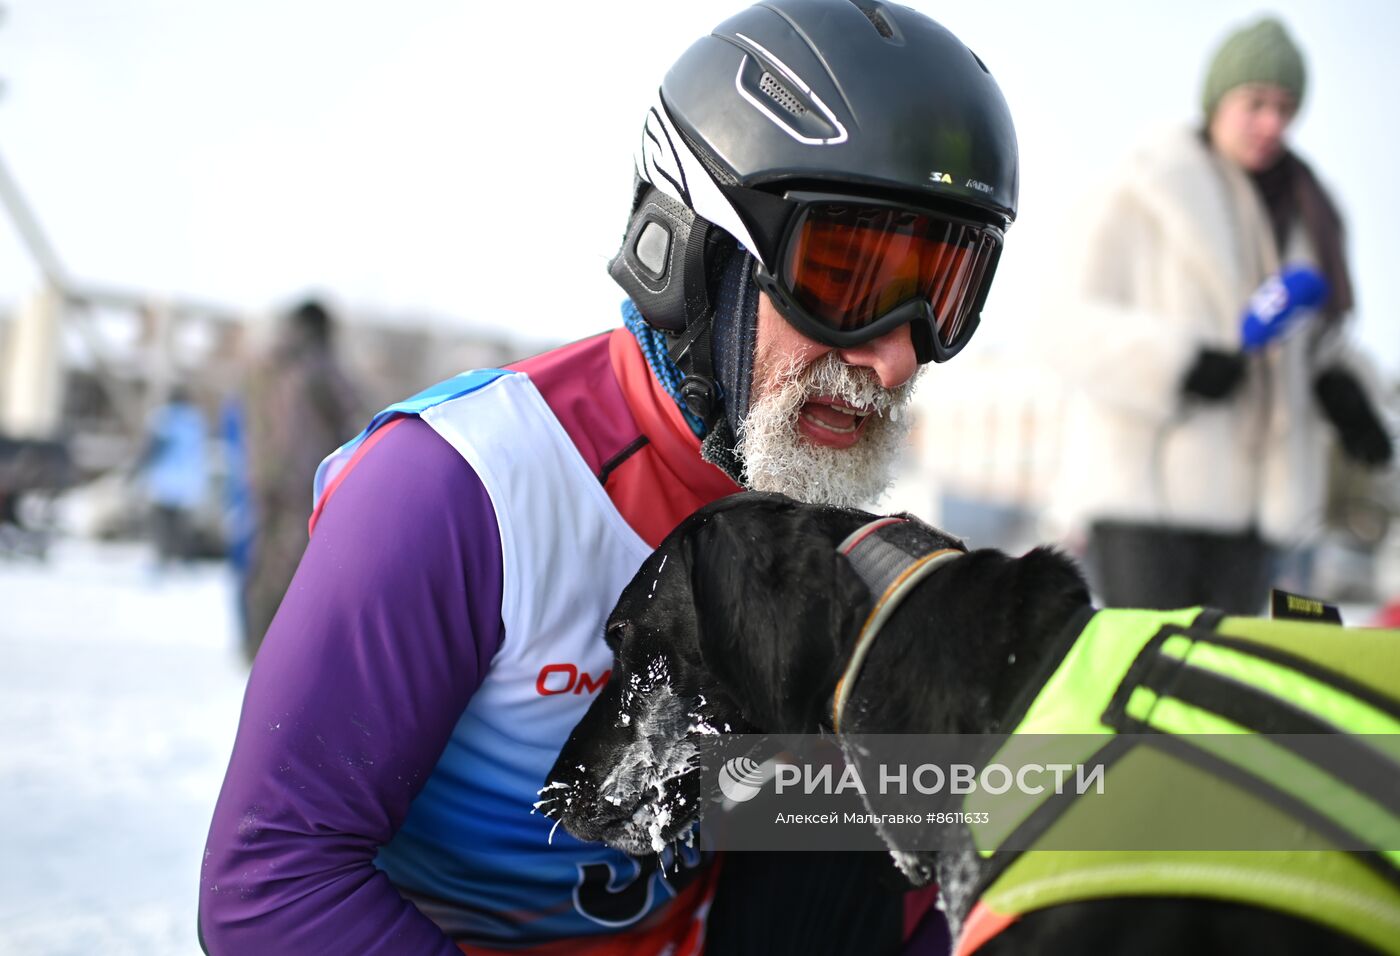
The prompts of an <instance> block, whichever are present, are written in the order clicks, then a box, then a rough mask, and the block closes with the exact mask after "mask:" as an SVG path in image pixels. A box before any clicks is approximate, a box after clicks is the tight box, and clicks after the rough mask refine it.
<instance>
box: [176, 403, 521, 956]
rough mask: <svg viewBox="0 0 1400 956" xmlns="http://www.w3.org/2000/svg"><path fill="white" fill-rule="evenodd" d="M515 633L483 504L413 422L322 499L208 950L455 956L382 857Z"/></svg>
mask: <svg viewBox="0 0 1400 956" xmlns="http://www.w3.org/2000/svg"><path fill="white" fill-rule="evenodd" d="M502 631H503V625H502V623H501V545H500V532H499V529H498V527H497V525H496V518H495V513H494V512H493V510H492V507H491V502H490V499H489V498H488V497H487V494H486V490H485V489H484V488H483V487H482V484H481V481H480V480H479V479H478V478H477V476H476V473H475V472H474V471H473V470H472V469H471V467H470V466H469V465H468V464H467V463H466V461H465V460H464V459H462V457H461V456H460V455H458V454H457V452H455V451H454V450H453V449H452V447H451V446H450V445H448V444H447V442H445V441H444V440H443V439H442V438H440V437H439V436H438V435H437V434H436V433H435V432H434V431H433V430H432V429H431V428H430V427H428V426H427V425H426V424H424V423H423V422H421V421H419V420H418V419H407V420H404V421H403V422H402V423H401V424H399V425H397V426H396V427H395V428H394V430H393V431H392V432H390V433H389V434H387V435H385V436H384V438H383V440H382V441H380V442H379V443H378V444H377V445H376V446H375V447H374V448H373V449H371V450H370V451H369V452H368V453H366V454H365V455H364V456H363V457H362V458H361V460H360V461H359V462H358V463H356V465H355V466H354V469H353V471H352V472H351V473H350V474H349V475H348V476H347V477H346V478H345V480H344V481H343V482H342V483H341V485H340V487H339V488H338V489H336V491H335V494H334V495H333V496H332V498H331V500H330V501H329V502H328V503H327V505H326V507H325V509H324V511H323V512H322V514H321V517H320V520H319V523H318V524H317V526H316V533H315V534H314V535H313V536H312V538H311V541H310V543H309V544H308V545H307V548H306V553H305V555H304V556H303V558H302V560H301V565H300V567H299V568H298V569H297V573H296V577H295V578H294V579H293V580H292V584H291V587H290V588H289V589H288V591H287V596H286V597H285V598H284V599H283V601H282V606H281V608H280V609H279V610H278V612H277V616H276V618H275V619H274V620H273V622H272V626H271V628H269V630H268V632H267V637H266V639H265V640H264V641H263V645H262V648H261V649H260V650H259V652H258V656H257V662H256V663H255V665H254V666H253V670H252V674H251V676H250V677H249V681H248V689H247V692H246V694H245V696H244V700H243V715H242V718H241V720H240V722H239V727H238V736H237V738H236V740H235V742H234V747H233V756H232V757H231V759H230V761H229V767H228V773H227V775H226V776H225V777H224V785H223V790H222V792H221V793H220V794H219V800H218V803H217V805H216V806H215V808H214V819H213V823H212V824H211V826H210V830H209V842H208V845H207V846H206V848H205V851H204V868H203V873H202V875H201V880H200V928H201V933H202V936H203V939H204V942H205V945H206V946H207V948H208V951H209V952H210V953H213V954H219V953H283V952H286V953H304V952H328V953H357V954H358V953H364V954H370V953H386V952H395V953H402V952H414V953H422V954H428V953H441V954H453V956H460V951H459V950H457V949H456V947H454V946H453V945H452V943H451V942H450V941H449V940H448V939H447V938H446V937H444V936H443V934H442V933H441V932H440V931H439V930H438V929H437V927H436V926H435V925H434V924H433V923H431V922H430V921H429V920H428V919H427V918H426V917H424V916H423V915H421V914H420V913H419V912H418V911H417V910H416V909H415V908H414V907H413V906H412V905H411V904H409V903H408V902H406V901H405V900H403V899H402V898H401V897H400V896H399V894H398V893H397V892H396V891H395V889H394V887H393V886H392V885H391V884H390V883H389V880H388V878H387V877H386V876H385V875H384V874H383V873H382V872H380V871H379V870H377V869H376V868H375V867H374V865H373V860H374V857H375V852H376V849H377V848H378V847H379V846H381V845H382V844H384V843H385V842H387V841H388V840H389V838H390V837H391V836H392V835H393V833H394V832H395V831H396V830H397V829H398V828H399V826H400V824H401V823H402V822H403V819H404V817H405V815H406V814H407V813H408V807H409V803H410V802H411V801H412V800H413V798H414V797H415V796H416V795H417V794H418V792H419V790H421V789H422V786H423V783H424V781H425V780H426V779H427V777H428V775H429V773H431V772H432V770H433V767H434V766H435V765H436V764H437V761H438V758H439V757H440V756H441V754H442V751H443V748H444V747H445V746H446V743H447V740H448V737H449V736H450V735H451V733H452V729H453V727H454V726H455V725H456V723H457V719H458V718H459V717H460V716H461V714H462V710H463V708H465V707H466V705H467V702H468V701H469V700H470V699H471V696H472V694H473V693H474V692H475V691H476V688H477V687H478V686H479V685H480V683H481V680H482V678H483V677H484V676H485V673H486V669H487V667H488V666H489V664H490V661H491V658H492V656H493V655H494V654H495V652H496V650H497V648H499V646H500V641H501V635H502Z"/></svg>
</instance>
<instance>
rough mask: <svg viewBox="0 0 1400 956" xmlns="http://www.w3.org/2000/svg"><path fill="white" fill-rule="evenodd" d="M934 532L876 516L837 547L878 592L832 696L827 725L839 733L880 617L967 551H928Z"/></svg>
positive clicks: (894, 518)
mask: <svg viewBox="0 0 1400 956" xmlns="http://www.w3.org/2000/svg"><path fill="white" fill-rule="evenodd" d="M910 532H913V534H911V533H910ZM933 534H934V531H933V529H932V528H929V527H928V526H927V525H925V524H923V523H922V522H918V521H914V520H912V519H910V518H905V517H898V516H891V517H884V518H876V519H875V520H874V521H871V522H869V523H867V524H864V525H861V526H860V527H859V528H857V529H856V530H855V531H853V532H851V533H850V534H849V535H847V537H846V540H844V541H842V542H841V543H840V544H839V545H838V546H837V548H836V550H837V553H839V554H841V555H843V556H844V557H845V558H846V560H847V561H849V562H850V563H851V567H852V569H854V570H855V572H856V574H858V575H860V578H861V580H863V581H864V582H865V584H866V587H868V588H869V589H870V593H871V594H874V595H878V597H877V598H876V600H875V604H874V606H873V607H871V609H870V614H869V615H868V616H867V617H866V619H865V623H864V624H863V625H861V629H860V634H859V635H858V636H857V637H856V643H855V647H854V648H852V650H851V657H850V660H849V661H848V662H847V663H846V669H845V671H843V672H842V674H841V679H840V680H838V681H837V682H836V691H835V693H834V694H833V695H832V702H831V727H832V730H834V731H836V732H838V733H839V732H840V730H841V715H842V714H843V713H845V710H846V702H847V701H848V700H849V699H850V696H851V688H852V687H854V686H855V682H856V678H857V677H858V676H859V675H860V669H861V667H862V666H863V665H864V664H865V658H866V655H867V654H869V653H870V648H871V646H872V645H873V644H874V643H875V638H876V637H877V636H878V635H879V633H880V629H881V628H882V627H884V625H885V622H886V621H888V620H889V619H890V616H891V615H892V614H894V612H895V609H896V608H897V607H899V605H900V602H901V601H903V600H904V598H905V597H907V596H908V594H909V593H910V592H911V591H912V590H913V589H914V587H915V585H917V584H918V583H919V582H920V581H922V580H923V579H924V578H926V577H928V576H929V575H930V574H932V573H933V572H934V571H936V570H937V569H938V568H941V567H942V566H943V565H945V564H947V563H948V562H949V561H951V560H953V559H954V558H957V557H960V556H962V555H964V554H966V553H967V551H966V549H962V548H936V549H934V550H931V551H929V550H924V548H923V547H920V545H924V546H927V544H928V539H929V538H930V537H932V535H933Z"/></svg>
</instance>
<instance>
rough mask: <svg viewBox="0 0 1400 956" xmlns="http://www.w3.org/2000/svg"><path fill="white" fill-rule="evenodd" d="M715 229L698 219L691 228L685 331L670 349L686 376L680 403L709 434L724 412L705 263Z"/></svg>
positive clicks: (687, 264)
mask: <svg viewBox="0 0 1400 956" xmlns="http://www.w3.org/2000/svg"><path fill="white" fill-rule="evenodd" d="M712 229H713V227H712V226H711V225H710V223H709V221H708V220H705V219H703V218H701V217H699V216H696V217H695V221H694V223H693V224H692V225H691V227H690V238H689V240H688V241H687V243H686V249H685V267H684V269H683V271H682V274H683V275H684V277H685V314H686V324H685V331H684V332H682V333H681V334H680V335H678V336H676V337H675V338H674V339H673V341H672V342H671V345H670V349H669V351H670V353H671V361H673V362H675V363H676V367H677V368H679V369H680V370H681V372H682V373H683V374H684V375H685V380H684V381H683V382H682V383H681V400H682V401H684V402H685V407H686V408H688V409H689V410H690V412H691V414H693V415H695V416H696V417H697V418H699V419H700V420H701V421H702V422H704V424H705V430H706V431H707V432H708V431H709V430H710V428H711V426H713V425H714V423H715V419H716V418H717V417H718V416H719V413H720V410H721V409H722V408H723V404H722V403H721V401H720V396H719V387H718V386H717V385H716V384H715V364H714V357H713V346H712V344H711V341H710V330H711V329H712V328H713V326H714V318H715V310H714V305H713V303H711V302H710V292H709V275H708V269H707V268H706V261H705V259H706V256H705V249H706V246H707V245H708V244H709V242H710V233H711V230H712ZM715 231H716V232H718V230H715ZM721 235H722V233H721Z"/></svg>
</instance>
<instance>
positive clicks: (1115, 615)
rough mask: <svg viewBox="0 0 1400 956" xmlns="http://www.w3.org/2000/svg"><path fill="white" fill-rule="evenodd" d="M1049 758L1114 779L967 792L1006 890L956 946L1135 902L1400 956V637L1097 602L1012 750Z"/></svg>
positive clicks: (995, 879)
mask: <svg viewBox="0 0 1400 956" xmlns="http://www.w3.org/2000/svg"><path fill="white" fill-rule="evenodd" d="M1321 734H1327V735H1329V736H1327V737H1325V738H1324V737H1318V736H1317V735H1321ZM1042 735H1045V736H1042ZM1066 735H1082V736H1066ZM1240 735H1247V736H1243V737H1242V736H1240ZM1047 748H1048V749H1047ZM1338 753H1341V754H1343V755H1344V756H1346V757H1348V758H1350V759H1347V760H1339V759H1336V755H1337V754H1338ZM1047 759H1053V760H1056V761H1059V762H1063V763H1084V764H1093V763H1095V762H1101V763H1103V764H1104V765H1105V769H1104V771H1103V774H1102V778H1101V779H1102V783H1103V787H1102V792H1097V791H1093V790H1091V791H1089V792H1087V793H1085V794H1083V795H1074V794H1073V793H1064V794H1054V793H1048V792H1047V793H1040V794H1024V793H1011V794H1008V795H999V796H988V795H973V796H971V797H969V798H968V800H967V802H966V804H965V806H966V809H969V810H985V811H987V822H985V823H983V824H978V825H973V826H971V828H970V829H971V831H972V835H973V840H974V843H975V845H976V847H977V848H978V852H979V853H980V854H981V856H982V858H983V861H984V864H985V865H986V867H987V873H988V874H990V876H989V877H988V878H989V880H990V885H988V886H987V887H986V888H985V889H984V890H983V892H982V893H981V896H980V902H979V903H978V904H977V906H976V907H975V908H974V910H973V912H972V914H971V915H970V916H969V918H968V921H967V923H966V924H965V925H964V927H963V931H962V937H961V938H960V941H959V945H958V947H957V948H956V951H957V952H958V953H959V954H963V953H970V952H972V951H973V950H974V949H976V947H977V946H979V945H980V944H981V943H982V942H985V940H986V939H988V938H990V936H991V935H994V934H995V932H997V931H998V930H999V929H1001V928H1004V927H1005V926H1006V925H1008V924H1009V923H1010V922H1011V921H1013V920H1014V919H1016V918H1017V917H1019V916H1021V915H1023V914H1025V913H1028V912H1031V911H1033V910H1037V909H1042V908H1045V907H1049V906H1055V905H1057V904H1061V903H1069V902H1078V901H1085V900H1095V899H1106V898H1109V897H1120V898H1121V897H1132V896H1170V897H1208V898H1211V899H1217V900H1224V901H1230V902H1237V903H1243V904H1248V905H1253V906H1260V907H1265V908H1271V909H1276V910H1279V911H1282V912H1285V913H1289V914H1292V915H1296V916H1299V917H1302V918H1304V919H1308V920H1311V921H1313V922H1317V923H1321V924H1324V925H1327V926H1329V927H1332V928H1334V929H1335V930H1337V931H1338V932H1340V933H1344V934H1347V935H1350V936H1353V937H1356V938H1357V939H1360V940H1362V941H1364V942H1367V943H1369V944H1370V945H1372V946H1375V947H1377V948H1378V949H1379V950H1381V951H1382V952H1387V953H1396V954H1400V632H1397V631H1386V630H1371V629H1357V628H1343V627H1339V626H1336V625H1331V624H1319V623H1311V622H1297V621H1274V620H1266V619H1261V618H1221V617H1220V616H1219V615H1218V614H1215V613H1214V612H1202V611H1201V610H1200V609H1186V610H1180V611H1167V612H1162V611H1140V610H1103V611H1099V612H1097V613H1095V614H1094V615H1093V617H1092V618H1090V620H1089V622H1088V624H1087V625H1086V626H1085V627H1084V628H1083V629H1082V630H1081V631H1080V633H1079V636H1078V638H1077V639H1075V641H1074V644H1073V645H1072V646H1071V647H1070V649H1069V651H1068V653H1067V654H1066V655H1065V656H1064V657H1063V658H1062V659H1061V661H1060V663H1059V665H1058V666H1057V667H1056V668H1055V669H1054V671H1053V673H1052V674H1051V675H1050V676H1049V678H1048V680H1046V682H1045V683H1044V685H1043V686H1042V687H1041V689H1040V691H1039V692H1038V693H1037V694H1036V696H1035V698H1034V700H1033V701H1032V702H1031V703H1030V705H1029V706H1028V707H1027V709H1026V711H1025V714H1024V716H1023V717H1022V719H1021V721H1020V723H1019V724H1018V725H1017V726H1016V730H1015V732H1014V734H1013V735H1012V736H1011V737H1010V738H1009V739H1008V740H1007V741H1006V743H1005V744H1004V745H1003V746H1002V748H1001V749H1000V750H999V752H998V754H997V757H996V762H998V763H1003V764H1007V765H1015V764H1024V763H1027V762H1039V763H1042V764H1044V763H1046V761H1047ZM1358 767H1360V768H1362V771H1363V772H1359V771H1358V769H1357V768H1358ZM1175 835H1179V836H1180V839H1179V841H1176V845H1180V846H1182V847H1185V848H1184V849H1170V848H1168V849H1158V847H1170V846H1172V845H1173V844H1174V840H1175ZM1135 843H1136V844H1137V845H1138V846H1142V845H1144V844H1147V845H1150V846H1151V847H1153V848H1149V849H1132V847H1133V846H1134V844H1135ZM1215 846H1221V847H1232V846H1245V847H1250V849H1219V850H1216V849H1205V850H1203V849H1198V848H1199V847H1215ZM1011 847H1014V848H1016V849H1020V850H1023V851H1024V852H1019V853H1016V852H1011V851H1010V850H1009V849H1008V848H1011ZM1125 847H1126V848H1127V849H1125ZM1257 847H1268V848H1269V849H1256V848H1257ZM1339 847H1345V848H1347V849H1345V850H1343V849H1339ZM998 851H1001V852H998Z"/></svg>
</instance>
